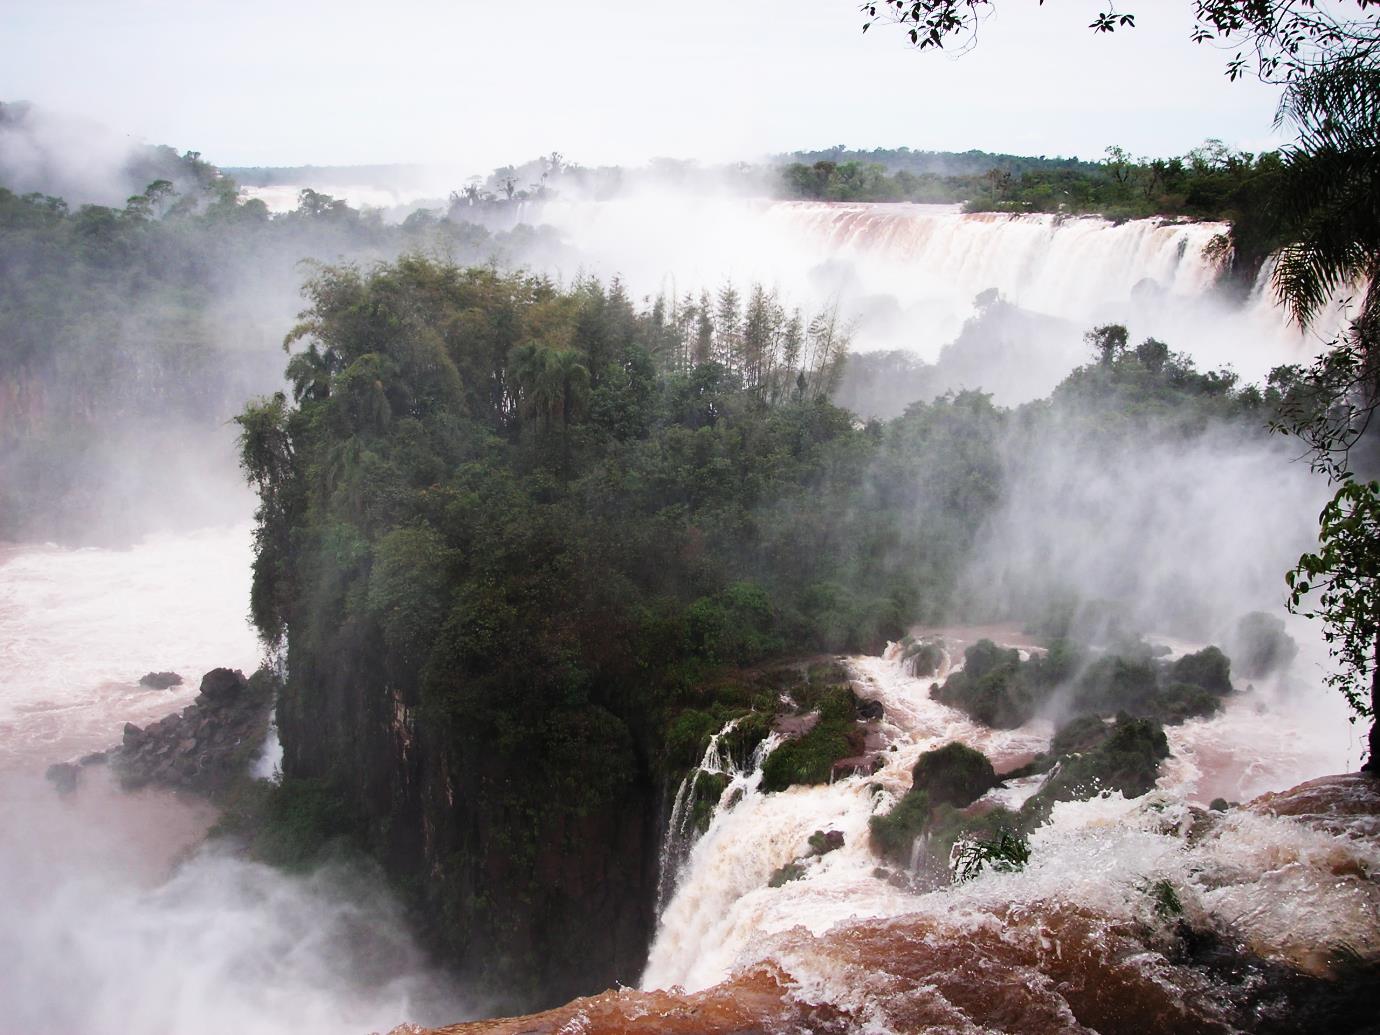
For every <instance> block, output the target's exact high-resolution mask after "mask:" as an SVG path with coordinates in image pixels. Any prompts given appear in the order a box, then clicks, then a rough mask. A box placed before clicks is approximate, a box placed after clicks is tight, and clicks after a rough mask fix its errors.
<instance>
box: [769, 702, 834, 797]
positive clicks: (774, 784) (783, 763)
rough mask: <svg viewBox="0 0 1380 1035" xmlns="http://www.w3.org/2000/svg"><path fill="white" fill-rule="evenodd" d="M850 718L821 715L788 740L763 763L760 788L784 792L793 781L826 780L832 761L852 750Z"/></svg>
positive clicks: (810, 782)
mask: <svg viewBox="0 0 1380 1035" xmlns="http://www.w3.org/2000/svg"><path fill="white" fill-rule="evenodd" d="M853 726H854V723H853V722H852V721H851V720H840V719H832V720H827V719H824V718H821V719H820V721H819V722H817V723H815V725H814V728H813V729H811V730H810V731H809V732H808V733H806V734H804V735H803V736H801V737H798V738H796V739H795V740H788V741H786V743H784V744H782V745H781V746H780V747H778V748H777V749H776V750H775V751H773V752H772V753H771V754H770V755H768V756H767V760H766V761H765V762H764V763H763V764H762V789H763V790H766V791H784V790H785V789H786V788H787V787H790V786H791V785H793V784H798V783H803V784H816V783H828V782H829V774H830V773H831V772H833V768H834V763H835V762H837V761H838V760H839V759H840V758H847V757H848V756H849V755H851V754H854V753H855V747H856V745H855V744H854V742H853V740H851V739H850V737H849V734H850V733H851V732H852V727H853Z"/></svg>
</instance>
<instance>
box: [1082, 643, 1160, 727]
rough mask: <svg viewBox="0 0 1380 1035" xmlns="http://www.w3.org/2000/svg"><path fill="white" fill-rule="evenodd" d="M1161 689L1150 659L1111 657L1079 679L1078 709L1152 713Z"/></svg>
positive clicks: (1100, 711) (1093, 666)
mask: <svg viewBox="0 0 1380 1035" xmlns="http://www.w3.org/2000/svg"><path fill="white" fill-rule="evenodd" d="M1158 686H1159V679H1158V674H1157V672H1156V670H1155V664H1154V662H1152V661H1151V660H1150V658H1149V657H1148V656H1145V655H1143V654H1141V655H1136V654H1133V655H1131V656H1129V657H1127V656H1123V655H1121V654H1107V655H1104V656H1103V657H1100V658H1098V659H1097V660H1096V661H1094V662H1092V663H1091V664H1090V665H1088V667H1087V668H1086V669H1085V670H1084V671H1083V674H1082V675H1081V676H1080V677H1079V679H1078V682H1077V685H1076V687H1075V691H1074V698H1073V704H1074V710H1075V711H1077V712H1087V713H1095V714H1101V715H1110V714H1114V713H1116V712H1118V711H1122V710H1125V711H1129V712H1133V713H1135V714H1138V715H1142V714H1148V713H1149V712H1150V710H1151V708H1152V707H1153V705H1152V698H1153V697H1154V695H1155V691H1156V689H1157V688H1158Z"/></svg>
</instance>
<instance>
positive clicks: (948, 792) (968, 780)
mask: <svg viewBox="0 0 1380 1035" xmlns="http://www.w3.org/2000/svg"><path fill="white" fill-rule="evenodd" d="M996 782H997V774H996V771H995V770H994V769H993V768H992V763H991V762H989V761H988V760H987V756H986V755H984V754H983V753H982V752H981V751H975V750H973V749H972V748H970V747H968V746H967V745H966V744H961V743H959V742H958V741H953V742H952V743H950V744H945V745H944V746H943V747H942V748H937V749H935V750H934V751H926V752H925V753H924V754H923V755H921V756H920V759H919V761H917V762H916V763H915V768H914V769H912V770H911V785H912V786H913V787H915V788H918V789H919V790H923V791H924V792H925V793H926V794H927V795H929V800H930V803H931V804H932V805H952V806H954V807H955V808H963V807H964V806H965V805H970V804H972V803H973V802H974V801H976V800H977V799H978V798H980V797H982V796H983V795H984V794H986V793H987V792H988V791H989V790H991V789H992V787H994V786H995V785H996Z"/></svg>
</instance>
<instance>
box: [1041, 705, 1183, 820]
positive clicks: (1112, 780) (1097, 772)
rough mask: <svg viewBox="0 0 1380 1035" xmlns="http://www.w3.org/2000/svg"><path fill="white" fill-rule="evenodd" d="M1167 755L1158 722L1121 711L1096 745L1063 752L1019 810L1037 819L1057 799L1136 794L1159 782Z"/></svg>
mask: <svg viewBox="0 0 1380 1035" xmlns="http://www.w3.org/2000/svg"><path fill="white" fill-rule="evenodd" d="M1085 730H1086V732H1087V734H1089V735H1090V734H1091V732H1092V730H1091V728H1090V727H1085ZM1061 732H1063V731H1061ZM1065 742H1066V743H1067V742H1068V740H1067V739H1066V741H1065ZM1168 757H1169V741H1168V740H1167V739H1166V737H1165V735H1164V729H1163V727H1161V726H1160V724H1159V723H1157V722H1155V721H1154V720H1152V719H1133V718H1131V717H1130V716H1128V715H1124V714H1123V715H1119V716H1117V721H1116V725H1114V726H1112V727H1109V728H1106V732H1105V736H1104V738H1103V739H1102V740H1101V741H1100V742H1099V743H1097V745H1096V746H1095V747H1091V748H1089V749H1086V750H1084V751H1082V752H1080V753H1076V754H1069V755H1064V756H1063V757H1062V758H1060V760H1059V768H1058V770H1057V771H1056V772H1055V773H1054V775H1053V776H1051V777H1050V779H1049V781H1048V782H1047V783H1046V784H1045V786H1043V787H1042V788H1040V790H1039V792H1038V793H1036V794H1035V795H1034V796H1033V797H1032V798H1031V799H1030V800H1029V801H1027V802H1026V803H1025V805H1024V806H1023V807H1022V810H1021V811H1022V813H1023V814H1024V815H1025V816H1026V817H1027V821H1031V820H1035V821H1039V820H1043V819H1044V818H1045V817H1047V816H1048V815H1049V810H1050V808H1051V807H1052V806H1053V804H1054V802H1056V801H1080V800H1082V799H1085V798H1091V797H1092V796H1093V795H1095V794H1098V793H1101V792H1102V791H1120V792H1121V793H1122V794H1124V795H1125V796H1126V797H1128V798H1138V797H1140V796H1141V795H1142V794H1145V793H1146V792H1147V791H1149V790H1150V789H1151V788H1152V787H1154V786H1155V781H1156V780H1157V779H1159V771H1160V762H1162V761H1163V760H1164V759H1166V758H1168Z"/></svg>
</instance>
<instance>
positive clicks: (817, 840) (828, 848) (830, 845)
mask: <svg viewBox="0 0 1380 1035" xmlns="http://www.w3.org/2000/svg"><path fill="white" fill-rule="evenodd" d="M842 847H843V831H842V830H816V831H815V832H814V833H813V834H811V835H810V854H811V855H828V854H829V853H830V852H834V851H837V850H838V849H840V848H842Z"/></svg>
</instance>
